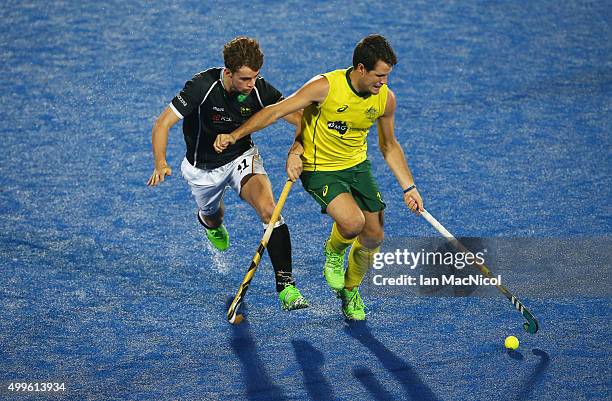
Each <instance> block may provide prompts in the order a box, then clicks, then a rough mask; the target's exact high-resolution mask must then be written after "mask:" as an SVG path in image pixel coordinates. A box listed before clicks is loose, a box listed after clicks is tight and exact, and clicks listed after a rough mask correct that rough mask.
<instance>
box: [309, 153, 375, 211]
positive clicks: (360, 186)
mask: <svg viewBox="0 0 612 401" xmlns="http://www.w3.org/2000/svg"><path fill="white" fill-rule="evenodd" d="M300 179H301V180H302V185H303V186H304V189H305V190H306V192H308V193H309V194H310V196H312V197H313V198H314V200H316V201H317V203H318V204H319V205H320V206H321V213H326V210H327V205H329V203H330V202H331V201H332V200H333V199H334V198H335V197H336V196H338V195H340V194H341V193H344V192H346V193H349V194H351V195H352V196H353V199H355V202H357V206H359V208H360V209H361V210H366V211H368V212H379V211H381V210H383V209H384V208H385V207H386V206H387V205H385V202H383V199H382V195H381V194H380V191H379V190H378V185H376V181H374V177H373V176H372V171H371V163H370V161H369V160H366V161H364V162H362V163H359V164H358V165H356V166H354V167H351V168H347V169H345V170H338V171H303V172H302V175H301V176H300Z"/></svg>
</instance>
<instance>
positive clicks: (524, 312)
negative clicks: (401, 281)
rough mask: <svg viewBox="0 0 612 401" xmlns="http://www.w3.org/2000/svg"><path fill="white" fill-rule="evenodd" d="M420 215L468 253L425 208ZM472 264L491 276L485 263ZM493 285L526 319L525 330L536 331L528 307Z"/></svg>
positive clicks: (532, 332)
mask: <svg viewBox="0 0 612 401" xmlns="http://www.w3.org/2000/svg"><path fill="white" fill-rule="evenodd" d="M421 216H423V217H424V218H425V220H427V222H428V223H429V224H431V225H432V226H433V227H434V228H435V229H436V230H438V232H439V233H440V234H442V236H443V237H444V238H446V239H447V240H448V242H450V243H451V244H452V245H453V246H454V247H455V248H457V250H459V251H461V252H464V253H469V250H468V249H467V248H466V247H465V246H464V245H463V244H462V243H461V242H459V240H457V238H455V236H453V234H451V233H450V232H448V230H447V229H446V228H444V226H442V224H440V222H439V221H438V220H436V219H435V218H434V217H433V216H432V215H431V214H429V212H427V210H424V209H423V210H422V211H421ZM474 264H475V265H476V267H478V270H480V272H481V273H482V274H483V275H484V276H486V277H488V278H493V274H492V273H491V271H490V270H489V268H488V267H487V266H486V265H484V264H480V263H478V262H476V261H475V262H474ZM495 286H496V287H497V289H498V290H499V291H501V293H502V294H504V295H505V296H506V298H508V299H509V300H510V302H512V305H514V307H515V308H516V309H517V310H518V311H519V312H521V315H523V317H524V318H525V319H526V320H527V322H526V323H523V328H524V329H525V331H526V332H528V333H531V334H534V333H536V332H537V331H538V321H537V320H536V318H535V317H534V316H533V314H532V313H531V312H530V311H529V309H527V308H526V307H525V305H523V304H522V303H521V301H519V300H518V298H517V297H515V296H514V295H512V293H511V292H510V291H508V289H507V288H506V287H504V286H503V285H501V284H496V285H495Z"/></svg>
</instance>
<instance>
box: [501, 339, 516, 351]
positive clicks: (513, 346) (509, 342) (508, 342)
mask: <svg viewBox="0 0 612 401" xmlns="http://www.w3.org/2000/svg"><path fill="white" fill-rule="evenodd" d="M504 345H505V346H506V348H508V349H512V350H514V349H517V348H518V347H519V340H518V338H516V337H514V336H508V337H506V341H504Z"/></svg>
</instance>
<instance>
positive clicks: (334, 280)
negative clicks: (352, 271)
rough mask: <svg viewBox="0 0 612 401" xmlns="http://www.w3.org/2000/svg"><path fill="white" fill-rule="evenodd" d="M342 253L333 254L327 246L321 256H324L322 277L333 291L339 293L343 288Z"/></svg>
mask: <svg viewBox="0 0 612 401" xmlns="http://www.w3.org/2000/svg"><path fill="white" fill-rule="evenodd" d="M344 253H345V252H342V253H338V252H334V251H333V250H331V249H329V247H328V246H327V241H325V246H324V250H323V254H324V255H325V265H324V266H323V276H325V281H327V285H329V286H330V287H331V289H332V290H334V291H340V290H341V289H343V288H344Z"/></svg>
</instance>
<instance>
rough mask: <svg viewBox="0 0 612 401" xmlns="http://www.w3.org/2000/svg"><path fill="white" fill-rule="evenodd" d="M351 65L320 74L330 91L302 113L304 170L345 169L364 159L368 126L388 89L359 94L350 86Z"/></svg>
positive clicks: (382, 108)
mask: <svg viewBox="0 0 612 401" xmlns="http://www.w3.org/2000/svg"><path fill="white" fill-rule="evenodd" d="M350 72H351V68H348V69H342V70H335V71H332V72H328V73H325V74H323V76H325V77H326V78H327V80H328V82H329V93H328V94H327V97H326V98H325V100H324V101H323V102H322V103H318V104H311V105H310V106H308V107H307V108H306V109H304V113H303V116H302V142H303V144H304V154H303V156H302V162H303V164H304V170H305V171H336V170H344V169H347V168H350V167H353V166H356V165H357V164H359V163H361V162H363V161H364V160H366V158H367V154H366V153H367V150H368V143H367V136H368V132H369V131H370V127H371V126H372V124H373V123H374V121H376V119H377V118H378V117H380V116H381V115H383V114H384V112H385V106H386V104H387V95H388V93H389V88H388V87H387V85H383V86H382V87H381V88H380V92H379V93H378V94H376V95H369V96H367V97H362V96H359V95H358V94H357V92H356V90H355V89H354V88H353V86H352V85H351V81H350V78H349V73H350Z"/></svg>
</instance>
